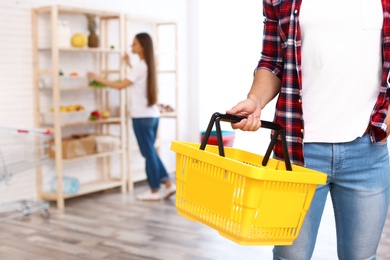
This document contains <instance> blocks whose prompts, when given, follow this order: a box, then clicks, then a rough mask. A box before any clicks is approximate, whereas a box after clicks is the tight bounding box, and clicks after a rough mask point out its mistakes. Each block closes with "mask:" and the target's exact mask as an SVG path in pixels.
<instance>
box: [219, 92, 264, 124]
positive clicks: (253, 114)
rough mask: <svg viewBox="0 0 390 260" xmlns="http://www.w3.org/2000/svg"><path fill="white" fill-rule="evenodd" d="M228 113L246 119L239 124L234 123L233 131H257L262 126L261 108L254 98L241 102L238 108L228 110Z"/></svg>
mask: <svg viewBox="0 0 390 260" xmlns="http://www.w3.org/2000/svg"><path fill="white" fill-rule="evenodd" d="M226 113H227V114H231V115H236V116H243V117H246V118H245V119H242V120H241V121H240V122H238V123H232V128H233V129H241V130H243V131H256V130H258V129H259V128H260V126H261V121H260V114H261V107H260V105H259V103H258V102H256V101H255V100H254V99H252V98H248V99H245V100H243V101H241V102H239V103H238V104H237V105H236V106H234V107H233V108H231V109H229V110H227V111H226Z"/></svg>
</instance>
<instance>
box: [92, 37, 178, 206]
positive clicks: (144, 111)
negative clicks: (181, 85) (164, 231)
mask: <svg viewBox="0 0 390 260" xmlns="http://www.w3.org/2000/svg"><path fill="white" fill-rule="evenodd" d="M131 47H132V53H134V54H137V55H138V56H139V58H140V61H139V62H138V63H137V64H135V65H134V66H132V65H131V64H130V60H129V57H128V55H125V57H124V59H125V61H126V63H127V64H128V65H129V66H130V71H129V72H128V73H127V75H126V78H125V79H124V80H122V81H118V82H112V81H109V80H106V79H103V78H101V77H98V76H97V75H96V74H94V73H88V77H89V78H90V79H92V80H95V81H98V82H100V83H102V84H104V85H107V86H108V87H111V88H115V89H123V88H126V87H130V104H131V107H130V109H131V110H130V113H131V117H132V122H133V129H134V133H135V136H136V138H137V143H138V146H139V148H140V150H141V154H142V156H143V157H144V158H145V168H146V175H147V181H148V184H149V186H150V190H148V191H146V192H144V193H142V194H139V195H138V196H137V199H139V200H160V199H163V198H168V197H169V196H171V195H172V194H174V193H175V192H176V185H175V184H174V183H172V182H171V181H170V178H169V175H168V172H167V170H166V169H165V167H164V165H163V163H162V161H161V159H160V157H159V156H158V154H157V151H156V148H155V147H154V143H155V141H156V135H157V129H158V124H159V119H160V110H159V108H158V106H157V76H156V66H155V61H154V51H153V41H152V38H151V37H150V35H149V34H147V33H139V34H137V35H136V36H135V37H134V40H133V44H132V45H131ZM161 183H164V184H165V187H166V189H165V191H164V192H160V184H161Z"/></svg>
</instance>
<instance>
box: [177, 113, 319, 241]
mask: <svg viewBox="0 0 390 260" xmlns="http://www.w3.org/2000/svg"><path fill="white" fill-rule="evenodd" d="M241 119H242V118H240V117H236V116H232V115H224V114H219V113H215V114H213V116H212V117H211V120H210V123H209V126H208V128H207V130H206V133H205V136H204V139H203V141H202V143H201V144H200V146H199V144H196V143H190V142H179V141H173V142H172V144H171V150H173V151H175V152H176V154H177V155H176V182H177V190H176V207H177V210H178V214H179V215H181V216H183V217H185V218H187V219H190V220H192V221H199V222H201V223H203V224H205V225H207V226H209V227H211V228H213V229H216V230H217V231H218V232H219V233H220V235H222V236H224V237H226V238H228V239H230V240H232V241H234V242H236V243H238V244H241V245H291V244H292V243H293V241H294V240H295V239H296V238H297V237H298V234H299V231H300V228H301V226H302V223H303V220H304V218H305V215H306V212H307V210H308V209H309V207H310V204H311V201H312V198H313V196H314V193H315V190H316V186H317V185H318V184H324V183H325V182H326V174H323V173H320V172H317V171H314V170H311V169H307V168H304V167H300V166H297V165H291V163H290V159H289V156H288V151H287V144H286V139H285V135H284V131H283V129H282V127H281V126H280V125H278V124H274V123H272V122H267V121H262V127H264V128H268V129H272V130H273V131H274V135H273V137H272V139H271V142H270V144H269V146H268V149H267V151H266V153H265V155H264V156H261V155H257V154H253V153H250V152H246V151H243V150H239V149H235V148H231V147H224V146H223V143H222V134H221V126H220V121H226V122H238V121H240V120H241ZM214 124H215V126H216V131H217V139H218V145H217V146H216V145H208V144H207V140H208V138H209V136H210V132H211V131H212V128H213V125H214ZM279 137H280V140H281V142H282V146H283V151H284V162H283V161H280V160H276V159H273V158H270V155H271V152H272V149H273V146H274V145H275V143H276V141H277V140H278V138H279Z"/></svg>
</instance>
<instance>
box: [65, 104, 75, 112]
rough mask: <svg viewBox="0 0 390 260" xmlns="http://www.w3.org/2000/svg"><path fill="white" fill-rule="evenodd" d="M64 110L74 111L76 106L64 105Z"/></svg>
mask: <svg viewBox="0 0 390 260" xmlns="http://www.w3.org/2000/svg"><path fill="white" fill-rule="evenodd" d="M66 110H67V111H68V112H73V111H76V107H75V106H72V105H69V106H67V107H66Z"/></svg>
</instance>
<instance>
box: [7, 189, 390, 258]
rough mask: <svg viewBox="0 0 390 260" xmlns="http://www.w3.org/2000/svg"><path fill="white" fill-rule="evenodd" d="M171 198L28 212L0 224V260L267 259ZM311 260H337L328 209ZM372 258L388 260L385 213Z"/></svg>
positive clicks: (100, 199)
mask: <svg viewBox="0 0 390 260" xmlns="http://www.w3.org/2000/svg"><path fill="white" fill-rule="evenodd" d="M146 188H147V187H146V184H145V183H140V184H138V185H136V190H135V192H136V193H137V192H141V191H143V190H145V189H146ZM174 199H175V198H174V196H173V197H172V198H171V199H169V200H165V201H160V202H141V201H137V200H135V199H134V196H133V195H132V194H121V193H119V191H118V190H115V189H114V190H111V191H108V192H101V193H95V194H91V195H87V196H83V197H79V198H74V199H70V200H67V201H66V208H65V210H64V211H60V210H57V209H56V208H55V207H54V206H53V205H52V206H51V207H50V215H51V216H50V219H48V220H45V219H44V218H42V217H41V216H40V214H39V213H34V214H31V215H29V216H24V217H20V218H16V219H12V220H9V221H5V222H0V230H1V232H0V259H11V260H19V259H23V260H30V259H31V260H33V259H34V260H35V259H40V260H41V259H43V260H46V259H57V260H60V259H66V260H73V259H75V260H76V259H77V260H80V259H81V260H83V259H104V260H114V259H115V260H121V259H131V260H219V259H221V260H230V259H231V260H236V259H272V253H271V250H272V247H271V246H240V245H238V244H236V243H233V242H231V241H229V240H227V239H225V238H223V237H222V236H220V235H219V234H218V232H216V231H215V230H213V229H211V228H208V227H206V226H204V225H202V224H200V223H198V222H191V221H189V220H187V219H185V218H183V217H181V216H179V215H178V214H177V213H176V208H175V201H174ZM313 259H315V260H333V259H335V260H336V259H337V257H336V248H335V234H334V223H333V217H332V213H331V207H330V205H328V204H327V208H326V210H325V214H324V217H323V221H322V223H321V227H320V234H319V238H318V243H317V247H316V250H315V253H314V256H313ZM378 259H379V260H384V259H390V213H389V217H388V221H387V223H386V227H385V230H384V233H383V238H382V241H381V244H380V247H379V249H378Z"/></svg>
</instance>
